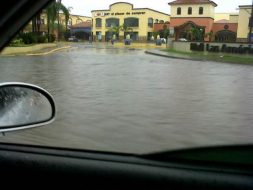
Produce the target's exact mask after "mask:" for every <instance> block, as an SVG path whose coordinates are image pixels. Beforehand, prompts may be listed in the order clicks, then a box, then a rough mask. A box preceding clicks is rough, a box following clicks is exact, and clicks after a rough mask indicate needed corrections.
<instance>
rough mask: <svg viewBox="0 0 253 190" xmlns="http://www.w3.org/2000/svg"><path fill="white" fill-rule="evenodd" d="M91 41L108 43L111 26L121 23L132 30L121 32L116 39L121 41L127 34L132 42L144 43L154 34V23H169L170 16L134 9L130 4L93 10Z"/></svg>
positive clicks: (148, 10) (116, 4)
mask: <svg viewBox="0 0 253 190" xmlns="http://www.w3.org/2000/svg"><path fill="white" fill-rule="evenodd" d="M92 19H93V40H94V41H100V40H101V41H109V40H111V39H112V35H113V32H108V30H109V29H110V28H112V26H113V25H115V26H117V27H118V26H121V25H122V24H123V23H125V24H127V25H129V27H131V28H132V29H133V32H130V31H125V32H123V31H121V32H120V33H119V36H117V38H118V39H119V40H120V41H122V40H123V39H124V38H125V36H126V35H127V34H130V35H131V39H133V40H134V41H140V42H146V41H147V40H148V37H149V36H150V35H152V32H154V23H169V22H170V15H168V14H165V13H161V12H159V11H156V10H153V9H149V8H134V7H133V5H132V4H130V3H121V2H120V3H114V4H112V5H110V7H109V9H108V10H93V11H92Z"/></svg>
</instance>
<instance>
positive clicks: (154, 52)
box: [145, 49, 204, 61]
mask: <svg viewBox="0 0 253 190" xmlns="http://www.w3.org/2000/svg"><path fill="white" fill-rule="evenodd" d="M145 53H146V54H151V55H156V56H161V57H167V58H172V59H185V60H193V61H203V60H204V58H202V57H197V56H196V57H195V56H190V55H181V54H177V53H169V52H164V51H161V50H159V49H156V50H148V51H145Z"/></svg>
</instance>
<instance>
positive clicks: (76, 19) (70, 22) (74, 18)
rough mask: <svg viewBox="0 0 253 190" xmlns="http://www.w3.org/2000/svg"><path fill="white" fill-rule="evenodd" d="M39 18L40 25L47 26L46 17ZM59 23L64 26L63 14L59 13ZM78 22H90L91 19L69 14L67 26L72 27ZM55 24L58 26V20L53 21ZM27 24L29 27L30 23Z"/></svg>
mask: <svg viewBox="0 0 253 190" xmlns="http://www.w3.org/2000/svg"><path fill="white" fill-rule="evenodd" d="M40 18H41V25H47V15H46V14H45V13H42V14H41V16H40ZM59 21H60V24H61V25H63V26H66V22H65V16H64V14H61V13H60V19H59ZM80 22H92V18H91V17H89V16H81V15H73V14H70V16H69V20H68V26H72V25H75V24H78V23H80ZM55 23H57V24H58V20H55ZM29 24H30V25H31V24H32V21H30V22H29Z"/></svg>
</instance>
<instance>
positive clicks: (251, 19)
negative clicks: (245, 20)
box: [249, 0, 253, 43]
mask: <svg viewBox="0 0 253 190" xmlns="http://www.w3.org/2000/svg"><path fill="white" fill-rule="evenodd" d="M249 24H250V26H249V27H250V29H249V43H251V42H252V34H251V33H252V25H253V0H252V5H251V16H250V21H249Z"/></svg>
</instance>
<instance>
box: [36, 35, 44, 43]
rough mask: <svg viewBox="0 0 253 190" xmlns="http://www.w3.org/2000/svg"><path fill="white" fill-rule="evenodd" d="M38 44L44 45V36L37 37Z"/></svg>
mask: <svg viewBox="0 0 253 190" xmlns="http://www.w3.org/2000/svg"><path fill="white" fill-rule="evenodd" d="M38 43H46V36H38Z"/></svg>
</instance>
